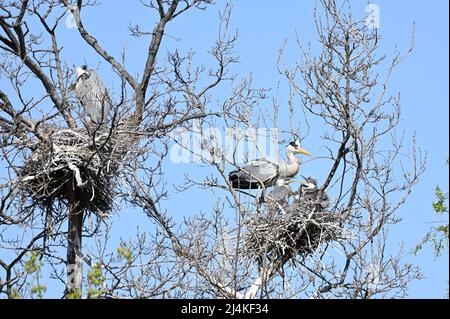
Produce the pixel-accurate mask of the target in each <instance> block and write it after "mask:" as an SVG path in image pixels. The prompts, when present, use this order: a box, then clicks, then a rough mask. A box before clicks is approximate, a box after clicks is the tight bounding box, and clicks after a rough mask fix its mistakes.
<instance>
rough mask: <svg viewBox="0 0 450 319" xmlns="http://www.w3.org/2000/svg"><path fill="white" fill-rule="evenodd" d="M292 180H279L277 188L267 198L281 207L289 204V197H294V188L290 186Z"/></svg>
mask: <svg viewBox="0 0 450 319" xmlns="http://www.w3.org/2000/svg"><path fill="white" fill-rule="evenodd" d="M290 183H292V181H291V180H283V179H278V180H277V183H276V186H275V188H274V189H273V190H272V191H271V192H270V193H269V195H268V196H267V197H269V199H270V200H271V201H273V202H275V203H278V204H280V205H284V204H287V202H288V199H289V196H290V195H292V188H291V186H290V185H289V184H290Z"/></svg>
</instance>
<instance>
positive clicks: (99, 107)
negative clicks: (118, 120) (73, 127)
mask: <svg viewBox="0 0 450 319" xmlns="http://www.w3.org/2000/svg"><path fill="white" fill-rule="evenodd" d="M76 73H77V80H76V82H75V84H74V91H75V95H76V96H77V98H78V99H79V100H80V102H81V105H83V108H84V110H85V112H86V113H87V114H88V115H89V117H90V119H91V120H92V122H94V123H96V124H101V123H104V122H106V119H107V117H108V114H109V112H110V109H111V100H110V98H109V95H108V91H107V90H106V88H105V85H104V84H103V81H102V79H101V78H100V77H99V75H98V74H97V72H96V71H95V70H93V69H88V68H87V66H86V65H84V66H82V67H79V68H77V71H76Z"/></svg>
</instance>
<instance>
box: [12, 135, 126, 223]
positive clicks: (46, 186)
mask: <svg viewBox="0 0 450 319" xmlns="http://www.w3.org/2000/svg"><path fill="white" fill-rule="evenodd" d="M127 139H128V138H127V135H119V134H117V132H115V131H110V130H109V129H107V128H100V129H97V130H91V129H89V130H87V129H84V128H79V129H73V130H72V129H57V128H53V129H52V132H51V133H50V134H49V136H48V139H47V142H46V143H45V142H44V143H41V142H39V143H36V145H35V147H34V149H33V152H32V154H31V156H29V157H28V158H27V159H26V161H25V165H24V166H23V168H22V170H21V171H20V174H19V190H20V192H21V193H22V195H23V196H26V198H31V200H32V201H33V202H34V203H37V204H38V205H40V206H42V207H48V205H49V204H52V203H53V202H54V201H64V202H65V203H71V202H73V201H74V200H75V201H76V203H77V205H78V208H79V209H82V210H84V211H90V212H93V213H95V214H98V215H99V216H101V217H103V216H105V215H106V214H107V213H108V212H110V211H111V210H112V209H113V206H114V205H113V197H114V193H115V189H116V187H115V186H116V185H115V183H116V176H117V174H118V171H119V170H120V167H121V165H122V163H123V161H124V156H125V154H126V153H127V148H129V144H130V142H129V141H127Z"/></svg>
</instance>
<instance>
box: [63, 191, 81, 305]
mask: <svg viewBox="0 0 450 319" xmlns="http://www.w3.org/2000/svg"><path fill="white" fill-rule="evenodd" d="M70 194H71V196H70V203H69V205H70V210H69V229H68V241H67V283H66V296H67V295H72V296H74V295H75V296H78V297H81V291H82V290H81V289H82V282H83V258H82V252H81V230H82V227H83V210H82V209H80V208H79V207H78V201H77V196H76V193H75V190H73V189H71V191H70Z"/></svg>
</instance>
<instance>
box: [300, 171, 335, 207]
mask: <svg viewBox="0 0 450 319" xmlns="http://www.w3.org/2000/svg"><path fill="white" fill-rule="evenodd" d="M318 197H319V189H318V187H317V180H316V179H315V178H312V177H308V178H305V181H303V182H302V184H301V185H300V188H299V190H298V197H297V198H296V200H295V201H294V204H299V203H302V204H304V205H305V204H306V205H310V204H319V205H320V207H321V208H325V207H327V206H328V204H329V200H328V195H327V194H326V193H322V195H321V196H320V198H318Z"/></svg>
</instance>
